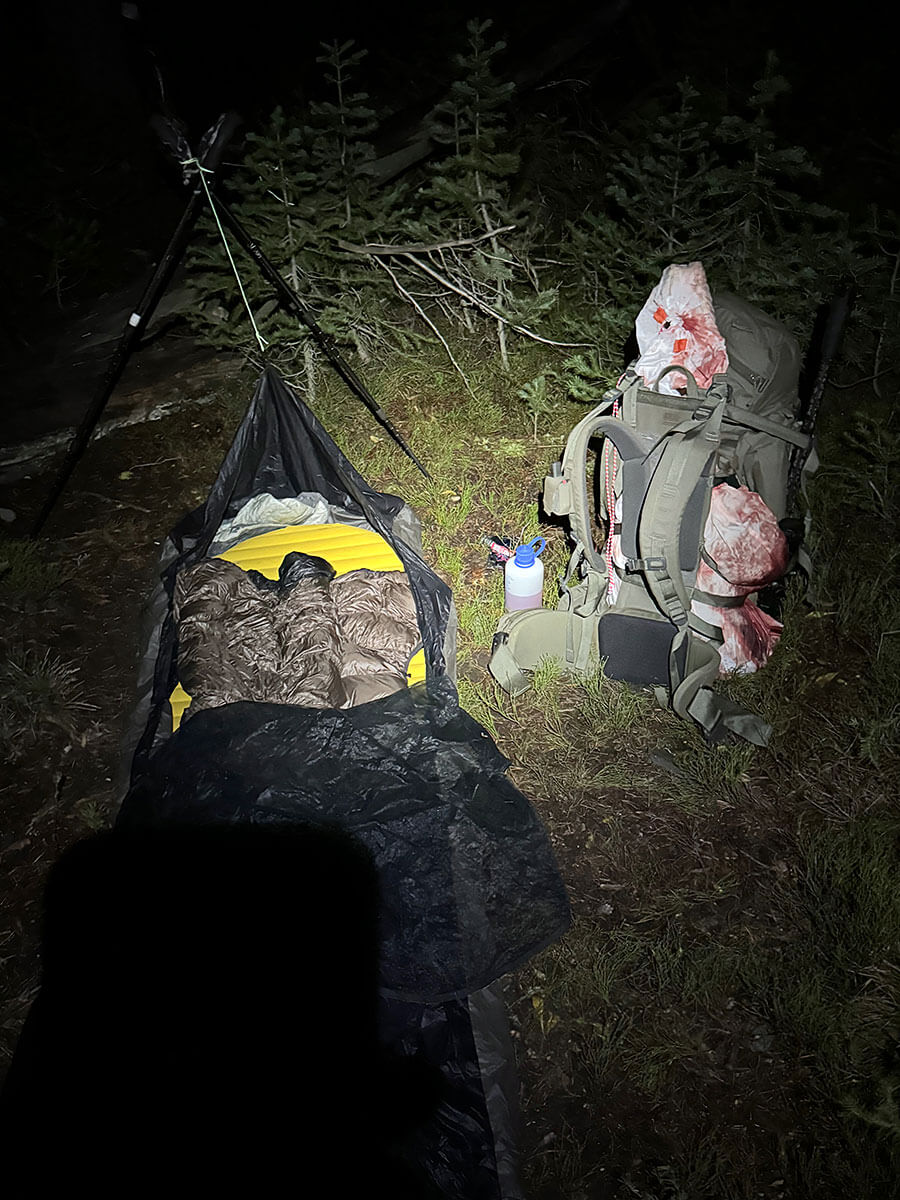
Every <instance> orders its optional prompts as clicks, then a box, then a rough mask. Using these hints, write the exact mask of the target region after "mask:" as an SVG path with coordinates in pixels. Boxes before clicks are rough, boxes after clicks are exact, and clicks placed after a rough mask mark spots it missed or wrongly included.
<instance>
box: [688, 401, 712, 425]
mask: <svg viewBox="0 0 900 1200" xmlns="http://www.w3.org/2000/svg"><path fill="white" fill-rule="evenodd" d="M715 411H716V410H715V408H714V407H713V405H712V404H701V405H700V406H699V407H698V408H695V409H694V411H693V412H692V413H691V419H692V420H693V421H708V420H709V418H710V417H711V416H712V415H713V413H714V412H715Z"/></svg>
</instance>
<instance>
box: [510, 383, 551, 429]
mask: <svg viewBox="0 0 900 1200" xmlns="http://www.w3.org/2000/svg"><path fill="white" fill-rule="evenodd" d="M548 378H549V373H548V372H544V373H543V374H541V375H536V376H535V377H534V379H529V381H528V382H527V383H525V384H523V385H522V387H520V388H519V390H518V391H517V392H516V395H517V396H518V398H519V399H520V400H521V401H523V403H524V404H525V408H526V409H527V410H528V415H529V416H530V417H531V421H532V425H533V427H534V440H535V441H537V433H538V421H539V419H540V418H541V417H543V416H546V414H547V413H549V412H552V411H553V408H554V401H553V399H552V397H551V395H550V386H549V383H548Z"/></svg>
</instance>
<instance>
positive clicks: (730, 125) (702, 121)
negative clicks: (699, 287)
mask: <svg viewBox="0 0 900 1200" xmlns="http://www.w3.org/2000/svg"><path fill="white" fill-rule="evenodd" d="M787 90H788V84H787V81H786V80H785V79H784V78H783V77H782V76H780V75H779V74H778V73H777V62H776V60H775V58H774V55H771V54H770V55H769V56H768V58H767V61H766V65H765V71H764V73H763V77H762V78H761V79H760V80H759V81H758V82H757V83H756V84H755V86H754V91H753V95H752V96H751V97H750V98H749V100H748V102H747V107H746V110H744V111H736V112H731V111H728V110H727V109H726V102H725V98H724V96H722V95H721V94H716V93H709V94H701V93H700V92H699V91H698V90H697V89H696V88H695V87H694V86H693V84H692V83H691V81H689V80H684V81H682V83H681V84H679V87H678V93H679V94H678V102H677V105H674V106H668V105H667V104H666V102H665V100H661V101H659V102H654V103H653V104H652V105H650V106H648V108H646V109H645V110H644V111H642V112H641V113H640V114H638V116H637V117H636V119H635V120H634V121H633V122H632V123H631V125H630V126H629V127H627V128H626V129H624V130H623V132H622V135H621V139H620V145H619V146H618V147H617V148H615V149H614V150H613V152H612V155H611V161H610V164H609V176H610V179H611V182H610V184H609V186H608V188H607V190H606V195H607V198H608V200H609V201H611V210H601V211H597V210H590V211H588V212H587V213H586V214H585V215H584V216H583V217H582V218H581V219H580V220H579V221H578V222H576V223H574V224H573V225H572V226H571V229H570V245H569V247H568V248H566V249H569V248H570V249H571V251H572V252H573V253H572V256H571V258H570V259H569V261H571V262H577V261H579V260H580V261H585V262H589V263H590V264H591V266H590V268H589V273H588V275H587V276H586V278H585V281H584V284H583V288H584V291H583V298H584V300H585V301H586V302H587V301H589V300H591V299H592V298H593V302H594V303H595V304H596V303H600V304H603V305H604V307H608V305H609V302H610V301H612V303H613V304H614V305H615V306H616V307H617V308H620V309H621V308H624V309H626V310H627V311H630V312H631V313H634V312H635V311H636V309H637V308H639V307H640V305H641V303H642V302H643V300H644V299H645V298H646V295H647V292H648V291H649V289H650V287H652V286H653V284H654V283H655V282H656V281H657V279H658V277H659V275H660V272H661V270H662V268H663V267H665V266H666V265H667V264H668V263H670V262H672V261H678V262H685V261H691V260H694V259H700V260H702V261H703V263H704V265H705V267H706V271H707V275H708V277H709V279H710V282H711V284H712V286H713V287H714V288H715V287H723V288H727V289H729V290H732V291H734V292H736V293H738V294H739V295H741V296H743V297H744V298H745V299H748V300H750V301H752V302H754V303H758V304H759V305H760V307H762V308H763V309H765V310H766V311H768V312H770V313H771V314H772V315H773V316H777V317H780V318H782V319H784V320H787V321H788V322H789V324H791V325H792V326H793V328H794V330H795V332H797V333H799V334H801V335H805V334H807V333H808V332H809V331H810V329H811V326H812V320H813V317H814V314H815V310H816V307H817V305H818V304H819V303H820V301H821V300H822V299H823V297H824V296H825V295H826V294H827V292H828V291H829V289H830V287H831V285H832V283H833V281H835V280H836V279H838V278H839V277H842V276H844V275H845V274H847V273H848V271H850V270H851V269H852V266H853V262H854V259H853V250H854V248H853V244H852V242H851V240H850V237H849V234H848V230H847V220H846V218H845V216H844V215H843V214H840V213H837V212H835V211H833V210H831V209H829V208H827V207H826V206H825V205H822V204H821V203H819V202H818V201H817V200H815V199H811V198H810V197H809V194H808V193H809V192H810V191H811V190H814V185H815V181H816V180H817V179H818V176H819V171H818V168H817V167H816V166H815V164H814V163H813V162H812V160H811V159H810V156H809V154H808V152H807V151H806V150H805V149H803V148H802V147H800V146H785V145H782V144H781V143H780V141H779V139H778V136H777V134H776V132H775V129H774V125H773V119H772V118H773V110H774V108H775V106H776V104H777V101H778V98H779V97H780V96H782V95H784V93H785V92H786V91H787ZM576 255H577V258H576V257H575V256H576ZM608 336H609V335H608Z"/></svg>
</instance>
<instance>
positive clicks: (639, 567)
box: [625, 557, 668, 575]
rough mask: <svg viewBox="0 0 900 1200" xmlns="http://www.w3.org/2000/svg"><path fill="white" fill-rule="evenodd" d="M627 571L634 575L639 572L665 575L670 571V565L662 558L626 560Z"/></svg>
mask: <svg viewBox="0 0 900 1200" xmlns="http://www.w3.org/2000/svg"><path fill="white" fill-rule="evenodd" d="M625 570H626V571H627V572H628V573H629V574H630V575H634V574H636V573H637V572H644V571H651V572H657V571H660V572H662V573H663V574H665V573H666V572H667V571H668V563H667V562H666V560H665V559H664V558H662V557H659V558H626V559H625Z"/></svg>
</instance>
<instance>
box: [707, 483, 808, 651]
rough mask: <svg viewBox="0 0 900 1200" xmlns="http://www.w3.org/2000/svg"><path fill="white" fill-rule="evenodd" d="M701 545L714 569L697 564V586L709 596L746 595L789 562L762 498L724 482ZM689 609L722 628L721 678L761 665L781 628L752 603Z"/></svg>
mask: <svg viewBox="0 0 900 1200" xmlns="http://www.w3.org/2000/svg"><path fill="white" fill-rule="evenodd" d="M704 545H705V550H706V553H707V555H708V556H709V557H710V558H711V559H712V560H713V562H714V563H715V564H716V567H717V568H718V570H713V568H712V567H710V566H709V565H708V564H707V563H706V562H705V561H703V560H701V562H700V568H699V570H698V571H697V588H698V590H699V591H702V592H708V593H710V594H712V595H714V596H750V595H752V593H753V592H756V591H758V590H759V589H760V588H762V587H765V586H766V584H769V583H773V582H774V581H775V580H776V579H780V578H781V576H782V575H783V574H784V571H785V569H786V567H787V563H788V558H789V550H788V544H787V539H786V538H785V536H784V534H783V532H782V531H781V529H780V528H779V525H778V522H777V521H776V520H775V514H774V513H773V512H772V510H771V509H770V508H769V507H768V505H767V504H766V503H765V502H764V501H763V499H762V497H761V496H760V495H759V494H758V493H757V492H751V491H750V489H749V488H746V487H737V488H736V487H731V486H730V484H727V483H720V484H719V486H718V487H715V488H713V490H712V496H711V498H710V506H709V516H708V517H707V520H706V529H705V530H704ZM691 608H692V609H693V611H694V612H695V613H696V614H697V616H698V617H700V618H701V619H702V620H704V621H706V622H708V623H709V624H710V625H718V626H720V627H721V629H722V636H723V639H724V641H723V643H722V645H721V646H720V647H719V657H720V658H721V660H722V666H721V673H722V674H723V675H724V674H727V673H729V672H731V671H737V672H739V673H740V674H751V673H752V672H753V671H756V670H758V668H759V667H762V666H764V665H765V663H766V662H767V661H768V658H769V655H770V654H771V653H772V651H773V650H774V649H775V647H776V645H777V644H778V639H779V637H780V636H781V630H782V629H783V628H784V627H783V625H782V624H781V622H780V621H776V620H774V619H773V618H772V617H770V616H768V614H767V613H764V612H763V611H762V609H761V608H760V607H759V605H757V604H754V603H753V601H752V600H745V601H744V603H743V604H741V605H740V606H739V607H735V608H721V607H718V606H716V605H712V604H702V603H701V602H700V601H698V600H694V601H693V603H692V605H691Z"/></svg>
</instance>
